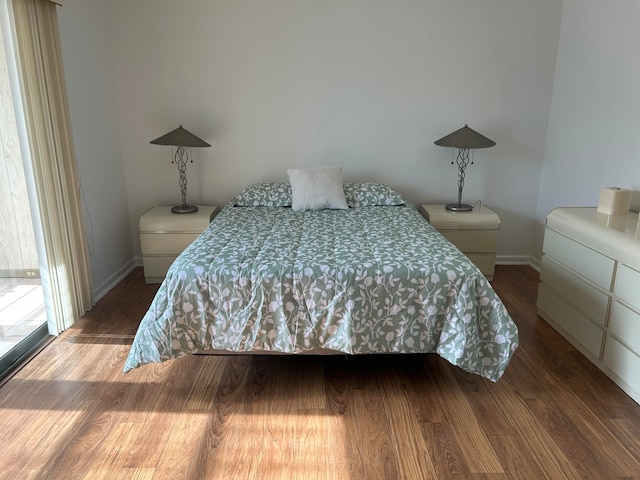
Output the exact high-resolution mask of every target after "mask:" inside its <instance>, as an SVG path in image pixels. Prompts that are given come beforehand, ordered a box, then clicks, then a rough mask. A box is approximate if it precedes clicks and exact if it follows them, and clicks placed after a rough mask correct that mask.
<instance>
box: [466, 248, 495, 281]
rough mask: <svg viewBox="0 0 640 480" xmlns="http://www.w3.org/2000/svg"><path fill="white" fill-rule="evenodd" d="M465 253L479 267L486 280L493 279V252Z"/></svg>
mask: <svg viewBox="0 0 640 480" xmlns="http://www.w3.org/2000/svg"><path fill="white" fill-rule="evenodd" d="M465 255H466V256H467V257H468V258H469V260H471V261H472V262H473V264H474V265H475V266H476V267H478V268H479V269H480V271H481V272H482V274H483V275H484V276H485V277H487V279H488V280H493V274H494V272H495V268H496V254H495V253H465Z"/></svg>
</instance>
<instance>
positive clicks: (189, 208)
mask: <svg viewBox="0 0 640 480" xmlns="http://www.w3.org/2000/svg"><path fill="white" fill-rule="evenodd" d="M197 211H198V207H196V206H195V205H186V204H185V205H176V206H175V207H171V212H172V213H193V212H197Z"/></svg>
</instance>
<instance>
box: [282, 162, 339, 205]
mask: <svg viewBox="0 0 640 480" xmlns="http://www.w3.org/2000/svg"><path fill="white" fill-rule="evenodd" d="M287 174H288V175H289V183H290V184H291V196H292V202H291V208H292V209H293V210H295V211H298V212H301V211H304V210H323V209H325V208H332V209H341V210H346V209H347V208H349V207H348V206H347V199H346V197H345V195H344V190H343V188H342V167H309V168H290V169H288V170H287Z"/></svg>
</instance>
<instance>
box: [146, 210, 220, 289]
mask: <svg viewBox="0 0 640 480" xmlns="http://www.w3.org/2000/svg"><path fill="white" fill-rule="evenodd" d="M217 210H218V207H215V206H207V205H205V206H200V205H199V206H198V211H197V212H194V213H172V212H171V207H170V206H164V205H159V206H155V207H153V208H152V209H150V210H148V211H147V212H145V213H144V214H143V215H142V216H141V217H140V246H141V249H142V263H143V266H144V279H145V282H146V283H161V282H162V280H164V277H165V275H166V274H167V270H168V269H169V267H170V266H171V264H172V263H173V261H174V260H175V259H176V257H177V256H178V255H180V253H182V251H183V250H184V249H185V248H186V247H187V246H188V245H189V244H190V243H191V242H193V241H194V240H195V239H196V237H197V236H198V235H200V234H201V233H202V232H203V231H204V229H205V228H207V225H209V223H210V222H211V220H212V219H213V217H214V216H215V215H216V213H217Z"/></svg>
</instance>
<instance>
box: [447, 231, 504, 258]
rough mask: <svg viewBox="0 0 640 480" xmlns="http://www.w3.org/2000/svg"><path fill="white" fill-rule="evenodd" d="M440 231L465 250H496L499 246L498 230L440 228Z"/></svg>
mask: <svg viewBox="0 0 640 480" xmlns="http://www.w3.org/2000/svg"><path fill="white" fill-rule="evenodd" d="M440 233H441V234H442V235H443V236H444V237H445V238H446V239H447V240H449V241H450V242H451V243H453V244H454V245H455V246H456V247H458V248H459V249H460V250H462V251H463V252H495V251H496V249H497V248H498V230H440ZM494 258H495V255H494Z"/></svg>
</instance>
